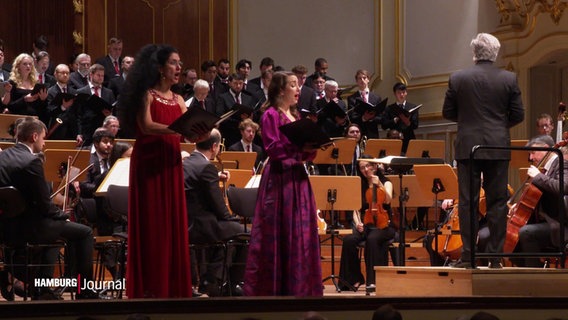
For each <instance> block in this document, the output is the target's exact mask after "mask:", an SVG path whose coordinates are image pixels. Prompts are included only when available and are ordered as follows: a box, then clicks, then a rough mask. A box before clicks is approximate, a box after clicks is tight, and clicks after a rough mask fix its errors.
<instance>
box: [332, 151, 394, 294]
mask: <svg viewBox="0 0 568 320" xmlns="http://www.w3.org/2000/svg"><path fill="white" fill-rule="evenodd" d="M369 158H371V157H370V156H368V155H362V156H361V158H360V159H369ZM357 172H358V174H359V177H361V191H362V197H363V203H364V204H363V207H362V208H361V210H359V211H354V212H353V227H354V230H353V234H350V235H347V236H345V237H344V238H343V245H342V248H341V264H340V267H339V278H340V279H343V280H345V281H347V282H348V283H349V284H350V285H351V286H353V288H355V289H356V288H358V287H359V286H360V285H362V284H363V283H364V282H365V278H364V277H363V274H362V273H361V262H360V261H359V256H358V248H357V246H358V244H359V243H360V242H362V241H364V242H365V269H366V271H367V277H366V285H367V289H369V290H371V289H372V288H374V287H375V271H374V268H373V267H375V266H388V252H389V245H390V241H391V240H393V239H394V237H395V228H394V226H393V225H392V224H391V223H390V220H391V219H390V218H391V217H392V212H391V208H390V202H391V199H392V194H393V185H392V183H391V182H390V181H389V180H388V178H387V177H385V175H384V174H383V172H382V169H381V168H379V167H378V166H377V165H376V164H374V163H371V162H369V161H364V160H359V165H358V167H357ZM373 186H375V187H376V190H377V192H381V193H382V194H383V197H382V200H383V201H382V202H381V203H374V204H373V203H369V201H368V200H369V199H367V198H368V197H366V195H367V194H369V193H372V190H373ZM380 198H381V197H379V196H378V197H377V199H380ZM376 201H377V200H376ZM371 206H380V207H379V208H378V211H380V209H384V211H386V213H387V214H388V219H389V221H388V222H387V224H386V226H384V225H383V226H377V225H370V224H365V223H364V222H365V221H368V218H369V217H368V216H367V215H372V214H374V212H373V211H371V209H372V208H371ZM341 289H342V290H346V289H349V288H346V287H345V286H344V287H342V288H341Z"/></svg>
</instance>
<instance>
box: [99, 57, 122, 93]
mask: <svg viewBox="0 0 568 320" xmlns="http://www.w3.org/2000/svg"><path fill="white" fill-rule="evenodd" d="M95 63H98V64H100V65H102V66H103V67H105V80H104V82H103V86H105V87H108V85H109V81H110V80H111V79H112V78H114V77H120V75H121V72H120V66H121V65H122V57H120V58H118V71H119V72H118V73H116V70H115V69H114V64H113V63H112V59H111V58H110V56H109V55H106V56H104V57H101V58H98V59H97V61H95Z"/></svg>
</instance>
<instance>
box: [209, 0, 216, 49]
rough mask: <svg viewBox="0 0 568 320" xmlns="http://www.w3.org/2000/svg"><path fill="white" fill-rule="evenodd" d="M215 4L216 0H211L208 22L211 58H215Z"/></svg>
mask: <svg viewBox="0 0 568 320" xmlns="http://www.w3.org/2000/svg"><path fill="white" fill-rule="evenodd" d="M214 12H215V5H214V1H209V24H208V31H209V41H208V42H209V59H213V58H214V53H215V51H214V50H215V41H214V39H215V24H214V23H213V21H214V20H215V15H214V14H213V13H214Z"/></svg>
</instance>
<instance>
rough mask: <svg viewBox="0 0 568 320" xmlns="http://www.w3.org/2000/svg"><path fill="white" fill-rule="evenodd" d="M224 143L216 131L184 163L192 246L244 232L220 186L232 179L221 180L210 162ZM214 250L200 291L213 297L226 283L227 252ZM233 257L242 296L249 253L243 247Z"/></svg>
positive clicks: (231, 261)
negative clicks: (227, 203) (220, 182)
mask: <svg viewBox="0 0 568 320" xmlns="http://www.w3.org/2000/svg"><path fill="white" fill-rule="evenodd" d="M220 143H221V134H220V133H219V131H218V130H217V129H213V130H212V131H211V136H210V137H209V139H207V140H205V141H202V142H198V143H196V145H195V151H193V152H192V153H191V155H190V156H189V157H188V158H186V159H185V160H184V161H183V172H184V179H185V189H186V203H187V214H188V221H189V226H190V227H189V239H190V243H192V244H211V243H215V242H217V241H222V240H226V239H229V238H231V237H233V236H235V235H237V234H238V233H243V232H244V226H243V225H241V224H240V223H239V219H238V218H237V217H233V216H231V214H230V213H229V209H228V208H227V206H226V204H225V201H224V198H223V194H222V191H221V189H220V187H219V180H220V179H227V178H228V176H227V175H226V174H225V173H223V174H221V177H220V176H219V173H218V171H217V168H216V167H215V165H213V164H212V163H211V161H210V160H212V159H214V158H215V157H216V156H217V154H218V153H219V146H220ZM212 251H214V252H210V253H211V254H208V256H209V260H208V261H206V264H207V267H206V268H205V270H200V272H201V274H200V275H199V279H200V285H199V289H200V291H201V292H204V293H205V292H206V293H207V294H208V295H209V296H215V295H219V294H220V293H219V292H218V290H217V288H218V285H219V283H221V281H224V279H222V266H223V252H222V250H220V249H219V250H212ZM229 255H230V257H232V259H231V258H229V259H228V261H229V264H231V265H232V266H231V267H230V269H229V273H230V276H231V282H232V284H233V285H234V287H233V288H231V290H233V294H236V295H238V294H239V293H240V291H241V290H242V280H243V277H244V262H245V259H246V250H244V248H242V247H239V248H238V249H237V250H236V252H229ZM237 286H238V287H237Z"/></svg>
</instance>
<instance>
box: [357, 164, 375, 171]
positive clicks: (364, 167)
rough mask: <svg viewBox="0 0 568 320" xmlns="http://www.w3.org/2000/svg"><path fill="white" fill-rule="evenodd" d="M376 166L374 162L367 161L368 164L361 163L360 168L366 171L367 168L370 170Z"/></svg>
mask: <svg viewBox="0 0 568 320" xmlns="http://www.w3.org/2000/svg"><path fill="white" fill-rule="evenodd" d="M374 168H375V165H374V164H372V163H366V164H364V165H360V166H359V169H360V170H361V171H365V170H369V169H374Z"/></svg>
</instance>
